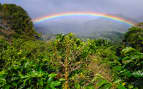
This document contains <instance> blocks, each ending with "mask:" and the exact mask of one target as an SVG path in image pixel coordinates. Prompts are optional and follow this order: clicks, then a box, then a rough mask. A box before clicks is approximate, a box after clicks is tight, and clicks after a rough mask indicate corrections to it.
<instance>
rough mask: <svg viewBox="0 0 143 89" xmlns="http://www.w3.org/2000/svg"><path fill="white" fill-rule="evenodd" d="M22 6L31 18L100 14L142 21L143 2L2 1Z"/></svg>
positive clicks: (105, 0) (112, 0)
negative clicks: (81, 13)
mask: <svg viewBox="0 0 143 89" xmlns="http://www.w3.org/2000/svg"><path fill="white" fill-rule="evenodd" d="M0 3H14V4H17V5H19V6H22V7H23V8H24V9H25V10H26V11H27V12H28V14H29V15H30V16H31V18H37V17H42V16H47V15H51V14H56V13H64V12H87V11H89V12H99V13H106V14H115V15H117V16H120V15H121V16H125V17H128V18H131V19H135V20H138V21H140V20H141V19H140V18H143V9H142V8H143V5H142V4H143V0H0Z"/></svg>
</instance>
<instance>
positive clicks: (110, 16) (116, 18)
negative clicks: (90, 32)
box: [32, 12, 135, 25]
mask: <svg viewBox="0 0 143 89" xmlns="http://www.w3.org/2000/svg"><path fill="white" fill-rule="evenodd" d="M68 16H94V17H95V16H96V17H97V16H98V17H103V18H108V19H112V20H115V21H118V22H122V23H126V24H129V25H135V23H134V22H132V21H129V20H126V19H123V18H121V17H117V16H112V15H108V14H103V13H97V12H70V13H60V14H54V15H49V16H44V17H40V18H35V19H33V20H32V21H33V22H34V23H40V22H43V21H46V20H50V19H56V18H62V17H68Z"/></svg>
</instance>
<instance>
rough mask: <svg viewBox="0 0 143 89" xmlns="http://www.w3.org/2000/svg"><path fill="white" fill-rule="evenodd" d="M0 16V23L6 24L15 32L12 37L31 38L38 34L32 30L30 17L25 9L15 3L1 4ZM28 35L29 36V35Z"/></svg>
mask: <svg viewBox="0 0 143 89" xmlns="http://www.w3.org/2000/svg"><path fill="white" fill-rule="evenodd" d="M1 13H3V14H0V17H2V24H4V25H7V26H8V27H9V29H11V30H14V32H16V33H15V34H14V35H13V36H14V37H21V38H28V39H32V38H35V37H36V36H37V37H38V34H37V33H36V32H35V30H34V26H33V23H32V20H31V18H30V17H29V16H28V14H27V13H26V11H25V10H24V9H23V8H21V7H20V6H16V5H15V4H3V5H2V10H1ZM29 36H30V37H29Z"/></svg>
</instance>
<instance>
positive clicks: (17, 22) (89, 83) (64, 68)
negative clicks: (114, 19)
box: [0, 4, 143, 89]
mask: <svg viewBox="0 0 143 89" xmlns="http://www.w3.org/2000/svg"><path fill="white" fill-rule="evenodd" d="M95 29H96V28H95ZM113 38H114V37H113ZM117 40H118V39H117ZM119 40H120V39H119ZM0 89H143V23H138V24H136V25H135V26H132V27H131V28H129V29H128V32H126V33H125V34H124V37H123V38H122V40H121V41H116V42H114V41H112V40H107V39H87V40H82V39H81V38H78V37H76V35H74V34H73V33H69V34H57V35H56V37H55V38H54V39H49V40H47V41H45V40H42V39H41V34H39V33H37V32H36V30H35V28H34V25H33V23H32V20H31V18H30V17H29V15H28V13H27V12H26V11H25V10H24V9H23V8H21V7H20V6H17V5H15V4H0Z"/></svg>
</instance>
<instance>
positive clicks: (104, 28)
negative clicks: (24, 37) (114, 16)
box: [35, 18, 131, 38]
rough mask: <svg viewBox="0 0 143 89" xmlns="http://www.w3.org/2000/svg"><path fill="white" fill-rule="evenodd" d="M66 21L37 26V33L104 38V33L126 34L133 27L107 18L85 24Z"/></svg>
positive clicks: (85, 22) (87, 21)
mask: <svg viewBox="0 0 143 89" xmlns="http://www.w3.org/2000/svg"><path fill="white" fill-rule="evenodd" d="M83 19H84V18H83ZM64 20H65V19H63V20H58V21H49V22H48V21H47V22H45V23H41V24H35V28H36V30H37V32H42V33H43V34H59V33H63V34H66V33H70V32H72V33H75V34H76V35H77V36H78V37H87V38H97V37H104V36H103V34H104V33H112V34H113V33H116V32H117V33H118V32H119V33H124V32H127V30H128V28H130V27H131V26H130V25H128V24H126V23H121V22H118V21H113V20H111V19H107V18H96V19H93V20H91V19H90V20H88V19H87V20H86V21H85V20H84V21H83V22H82V21H79V20H76V18H75V19H74V20H73V18H72V20H71V21H70V19H68V21H67V20H65V21H64ZM81 20H82V19H81ZM106 35H107V34H106ZM107 37H108V36H107Z"/></svg>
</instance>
